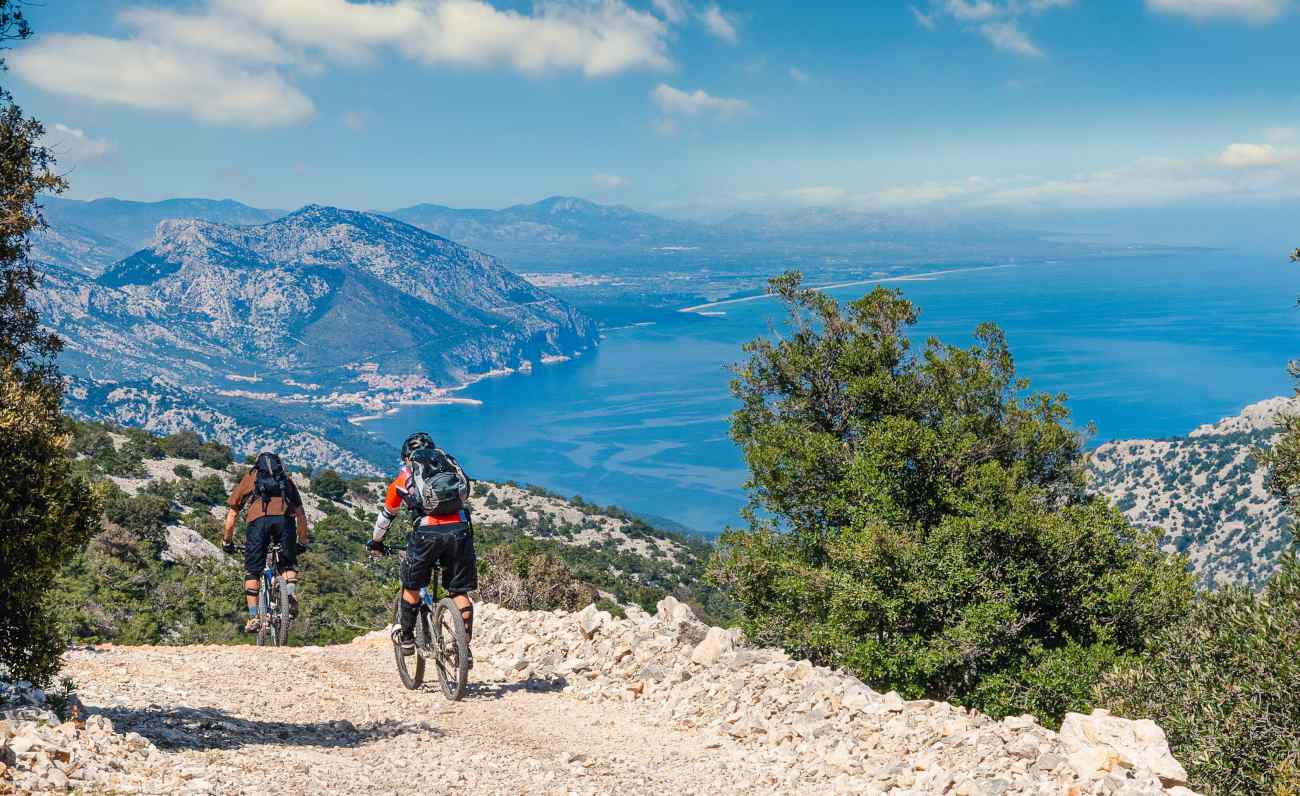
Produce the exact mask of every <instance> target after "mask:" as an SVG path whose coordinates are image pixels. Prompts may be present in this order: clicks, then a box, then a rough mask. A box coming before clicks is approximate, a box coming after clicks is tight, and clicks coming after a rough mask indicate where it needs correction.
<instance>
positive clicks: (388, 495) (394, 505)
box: [371, 456, 469, 541]
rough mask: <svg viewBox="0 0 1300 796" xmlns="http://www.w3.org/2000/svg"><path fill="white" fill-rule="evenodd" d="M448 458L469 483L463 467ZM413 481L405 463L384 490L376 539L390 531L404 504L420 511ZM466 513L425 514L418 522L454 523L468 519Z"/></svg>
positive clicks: (432, 523)
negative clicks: (412, 495)
mask: <svg viewBox="0 0 1300 796" xmlns="http://www.w3.org/2000/svg"><path fill="white" fill-rule="evenodd" d="M447 460H448V461H450V462H451V463H452V466H454V467H455V468H456V470H457V471H458V472H459V473H460V476H461V480H462V482H463V483H465V484H466V485H468V484H469V479H468V478H467V477H466V476H465V471H464V470H462V469H461V467H460V465H459V464H458V463H457V462H456V460H455V459H453V458H451V457H450V456H448V457H447ZM411 481H412V476H411V468H409V467H407V466H405V465H403V466H402V469H401V470H399V471H398V473H397V477H396V478H394V479H393V480H392V482H390V483H389V484H388V488H387V489H386V490H385V491H384V502H383V505H382V506H380V507H379V516H378V517H377V518H376V519H375V527H374V532H373V533H372V534H371V536H372V537H373V538H374V540H375V541H382V540H383V538H384V534H385V533H387V532H388V526H389V525H391V524H392V522H393V520H394V519H395V518H396V517H397V512H399V511H401V509H402V506H403V505H405V506H408V507H409V508H411V509H413V510H415V511H418V508H419V505H418V501H416V500H415V499H413V498H412V497H411V494H412V491H413V490H414V487H413V486H412V483H411ZM466 491H468V490H466ZM464 497H468V495H464ZM464 515H465V512H463V511H457V512H453V513H451V514H439V515H429V514H425V515H424V516H422V517H420V519H419V521H418V522H417V523H416V524H417V525H418V526H420V527H426V526H431V525H453V524H455V523H458V522H464V521H465V519H466V518H465V516H464Z"/></svg>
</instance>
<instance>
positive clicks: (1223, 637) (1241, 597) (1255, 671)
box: [1097, 546, 1300, 796]
mask: <svg viewBox="0 0 1300 796" xmlns="http://www.w3.org/2000/svg"><path fill="white" fill-rule="evenodd" d="M1297 684H1300V559H1297V550H1296V548H1295V547H1294V546H1293V547H1292V549H1291V550H1290V551H1289V552H1288V553H1287V554H1286V555H1284V556H1283V557H1282V562H1281V566H1280V568H1279V569H1278V571H1277V573H1275V574H1274V575H1273V577H1272V578H1271V579H1270V580H1269V582H1268V585H1267V586H1266V587H1265V589H1264V591H1263V592H1262V593H1261V594H1255V593H1253V592H1251V591H1250V590H1248V589H1246V588H1244V587H1241V586H1235V585H1234V586H1227V587H1224V588H1221V589H1219V590H1217V591H1214V592H1207V593H1204V594H1201V595H1200V596H1199V598H1198V599H1197V600H1196V602H1195V603H1194V604H1193V605H1192V607H1191V610H1190V611H1189V612H1188V613H1187V614H1186V616H1184V617H1183V618H1182V619H1181V620H1180V621H1178V622H1175V623H1173V624H1171V625H1170V626H1169V627H1167V628H1165V629H1163V630H1162V631H1161V632H1159V633H1158V634H1157V635H1156V636H1155V637H1154V638H1153V639H1152V640H1151V643H1150V644H1149V645H1148V652H1147V654H1146V655H1144V656H1143V657H1142V658H1140V659H1138V660H1135V661H1133V662H1132V663H1131V665H1128V666H1125V667H1123V668H1121V669H1119V670H1117V671H1115V672H1112V673H1110V674H1108V675H1107V676H1106V677H1105V678H1104V679H1103V681H1102V682H1101V684H1100V686H1099V688H1098V694H1097V696H1098V699H1099V700H1100V701H1101V702H1102V703H1103V704H1105V705H1106V706H1107V707H1109V708H1110V709H1111V710H1112V711H1114V712H1115V713H1117V714H1119V715H1124V716H1129V717H1132V718H1151V719H1154V720H1155V721H1156V723H1157V724H1159V725H1160V726H1161V727H1162V728H1164V730H1165V732H1166V733H1167V734H1168V736H1169V742H1170V745H1171V747H1172V748H1173V750H1174V753H1175V754H1176V755H1177V756H1178V759H1179V760H1180V761H1181V762H1182V763H1183V764H1184V765H1185V766H1186V767H1187V771H1188V774H1189V775H1190V776H1191V778H1192V784H1193V785H1194V786H1195V787H1196V788H1197V789H1198V790H1204V791H1205V792H1207V793H1211V794H1238V793H1240V794H1259V795H1260V796H1267V795H1269V794H1274V793H1297V792H1300V691H1297Z"/></svg>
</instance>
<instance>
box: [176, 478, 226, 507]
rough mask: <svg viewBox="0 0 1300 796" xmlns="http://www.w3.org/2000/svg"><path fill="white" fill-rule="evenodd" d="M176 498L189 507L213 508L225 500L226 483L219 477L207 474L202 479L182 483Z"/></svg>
mask: <svg viewBox="0 0 1300 796" xmlns="http://www.w3.org/2000/svg"><path fill="white" fill-rule="evenodd" d="M176 497H177V499H178V500H180V501H181V502H182V503H185V504H187V505H191V506H215V505H217V504H219V503H224V502H225V500H226V482H225V481H223V480H221V476H219V475H217V474H215V473H209V474H208V475H205V476H203V477H202V478H196V479H192V480H190V481H186V482H182V486H181V488H180V489H178V490H177V494H176Z"/></svg>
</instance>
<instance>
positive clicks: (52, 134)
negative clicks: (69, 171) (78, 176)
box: [41, 122, 113, 165]
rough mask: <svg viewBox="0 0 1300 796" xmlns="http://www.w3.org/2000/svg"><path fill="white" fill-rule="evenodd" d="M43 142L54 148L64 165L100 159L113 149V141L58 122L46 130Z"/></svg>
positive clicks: (55, 154)
mask: <svg viewBox="0 0 1300 796" xmlns="http://www.w3.org/2000/svg"><path fill="white" fill-rule="evenodd" d="M41 143H42V144H44V145H45V146H47V147H49V148H50V149H51V150H53V152H54V156H55V157H56V158H57V159H58V160H59V162H60V163H61V164H63V165H70V164H76V163H85V162H86V161H90V160H99V159H100V158H102V157H104V156H105V155H108V154H109V153H110V152H112V151H113V144H112V142H110V141H107V140H105V139H102V138H92V137H91V136H90V135H88V134H87V133H86V131H85V130H82V129H80V128H77V127H69V126H67V125H66V124H59V123H57V122H56V123H54V124H52V125H50V126H49V127H48V128H47V129H46V130H45V137H44V138H43V139H42V141H41Z"/></svg>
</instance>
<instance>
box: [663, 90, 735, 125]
mask: <svg viewBox="0 0 1300 796" xmlns="http://www.w3.org/2000/svg"><path fill="white" fill-rule="evenodd" d="M650 97H651V99H653V100H654V103H655V105H657V106H658V107H659V110H661V111H663V113H664V114H665V115H668V116H701V115H714V116H717V117H719V118H723V119H727V118H730V117H733V116H736V115H738V114H741V113H744V112H745V111H747V110H749V107H750V106H749V103H748V102H746V101H745V100H743V99H733V98H731V97H715V96H713V95H712V94H709V93H707V92H705V91H703V90H701V89H696V90H695V91H691V92H686V91H682V90H681V89H677V88H673V87H672V86H670V85H668V84H667V83H660V84H659V85H657V86H655V88H654V90H653V91H651V92H650Z"/></svg>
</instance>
